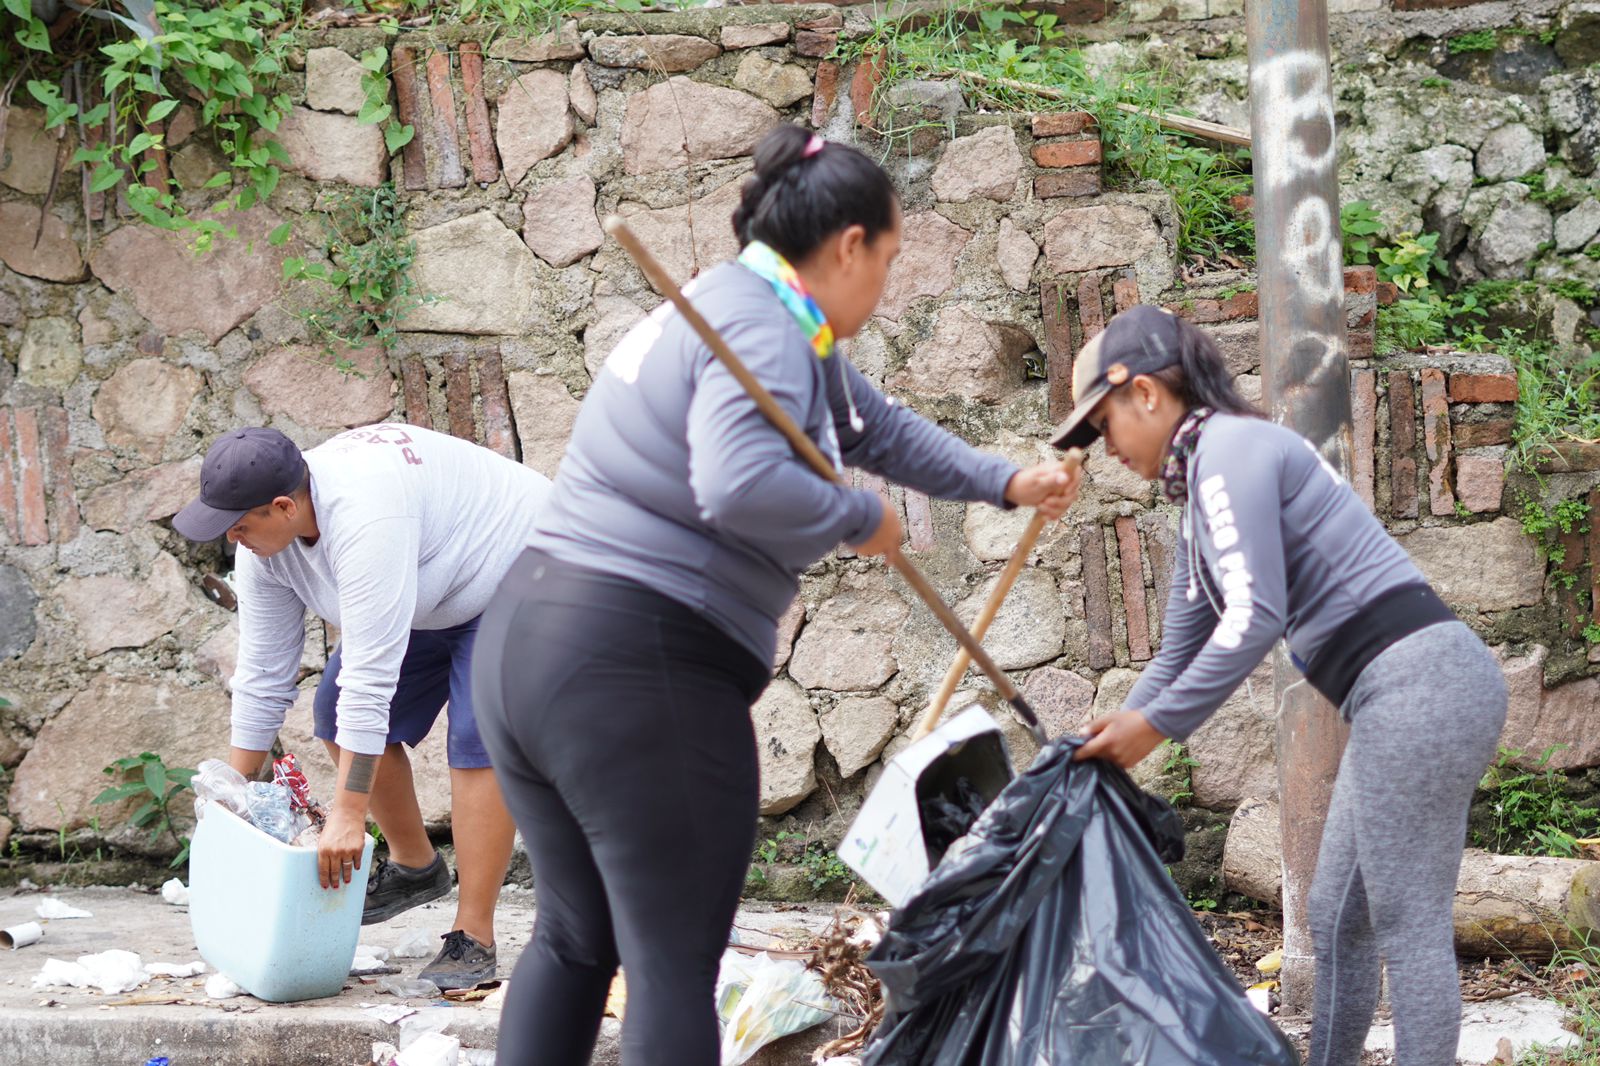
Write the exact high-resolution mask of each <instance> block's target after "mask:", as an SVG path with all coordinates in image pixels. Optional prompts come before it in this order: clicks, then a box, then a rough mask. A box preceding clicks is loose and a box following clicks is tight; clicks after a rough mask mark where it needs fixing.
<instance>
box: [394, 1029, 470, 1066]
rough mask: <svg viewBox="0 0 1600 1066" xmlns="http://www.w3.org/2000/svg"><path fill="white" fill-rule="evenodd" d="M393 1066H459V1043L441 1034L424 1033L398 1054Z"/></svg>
mask: <svg viewBox="0 0 1600 1066" xmlns="http://www.w3.org/2000/svg"><path fill="white" fill-rule="evenodd" d="M394 1066H461V1041H460V1040H459V1039H457V1038H456V1037H453V1036H445V1035H444V1034H443V1033H425V1034H423V1035H422V1036H421V1037H420V1038H419V1039H418V1040H417V1041H416V1043H414V1044H412V1045H411V1046H410V1047H408V1048H406V1049H405V1050H404V1051H402V1052H400V1055H399V1057H398V1058H396V1059H395V1060H394Z"/></svg>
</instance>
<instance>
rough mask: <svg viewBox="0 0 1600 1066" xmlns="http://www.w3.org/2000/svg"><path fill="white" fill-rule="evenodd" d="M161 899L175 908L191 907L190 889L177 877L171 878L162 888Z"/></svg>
mask: <svg viewBox="0 0 1600 1066" xmlns="http://www.w3.org/2000/svg"><path fill="white" fill-rule="evenodd" d="M161 898H162V899H164V900H166V901H167V902H168V903H170V904H172V905H173V906H174V907H187V906H188V905H189V887H188V886H187V885H185V884H184V883H183V882H182V881H180V880H178V879H177V878H176V877H173V878H169V879H168V880H167V881H166V883H165V884H163V885H162V886H161Z"/></svg>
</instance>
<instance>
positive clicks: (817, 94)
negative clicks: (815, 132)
mask: <svg viewBox="0 0 1600 1066" xmlns="http://www.w3.org/2000/svg"><path fill="white" fill-rule="evenodd" d="M838 98H839V64H837V63H835V62H834V61H833V60H831V59H825V60H823V61H822V62H821V63H818V64H817V79H816V84H815V86H814V87H813V89H812V92H811V125H812V127H813V128H814V129H821V128H822V127H823V126H826V125H827V124H828V116H829V115H831V114H833V103H834V101H835V100H837V99H838Z"/></svg>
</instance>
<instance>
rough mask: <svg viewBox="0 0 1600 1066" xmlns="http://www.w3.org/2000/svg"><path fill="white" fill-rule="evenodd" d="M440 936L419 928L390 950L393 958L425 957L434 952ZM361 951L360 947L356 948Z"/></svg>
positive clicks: (389, 955) (390, 955)
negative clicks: (436, 941)
mask: <svg viewBox="0 0 1600 1066" xmlns="http://www.w3.org/2000/svg"><path fill="white" fill-rule="evenodd" d="M437 939H438V937H436V936H434V935H433V934H432V933H430V932H428V931H427V930H426V929H421V930H418V931H417V932H415V933H412V934H411V935H410V936H408V937H406V938H405V939H404V940H402V941H400V943H398V944H396V945H395V947H394V950H393V951H391V952H389V954H388V957H389V958H392V959H425V958H427V957H428V956H430V955H432V954H433V952H434V946H433V942H434V941H435V940H437ZM356 950H357V951H360V950H361V949H360V948H357V949H356Z"/></svg>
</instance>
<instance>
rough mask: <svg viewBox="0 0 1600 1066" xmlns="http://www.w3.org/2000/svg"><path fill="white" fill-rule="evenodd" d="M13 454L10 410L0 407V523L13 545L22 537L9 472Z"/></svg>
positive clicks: (13, 482) (12, 483)
mask: <svg viewBox="0 0 1600 1066" xmlns="http://www.w3.org/2000/svg"><path fill="white" fill-rule="evenodd" d="M15 454H16V446H15V445H14V444H13V443H12V432H11V408H9V407H0V523H3V524H4V525H5V530H6V539H7V540H8V541H10V542H11V543H13V544H15V543H16V542H17V541H18V539H19V538H20V537H21V535H22V534H21V530H20V528H19V526H18V523H17V482H16V478H15V476H14V475H13V474H12V471H11V457H12V456H13V455H15Z"/></svg>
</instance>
